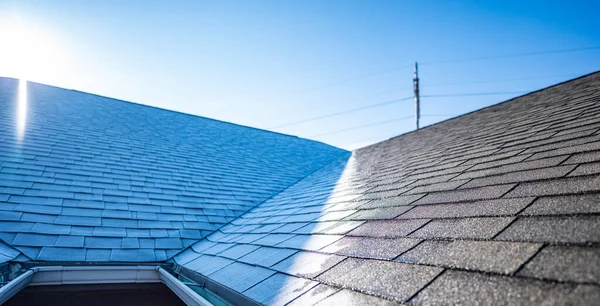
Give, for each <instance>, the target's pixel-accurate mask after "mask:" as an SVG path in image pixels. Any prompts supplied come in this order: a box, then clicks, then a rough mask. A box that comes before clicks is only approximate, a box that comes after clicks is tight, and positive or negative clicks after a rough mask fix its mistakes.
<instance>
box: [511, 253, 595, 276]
mask: <svg viewBox="0 0 600 306" xmlns="http://www.w3.org/2000/svg"><path fill="white" fill-rule="evenodd" d="M519 275H523V276H529V277H534V278H542V279H550V280H556V281H559V282H564V281H571V282H579V283H595V284H598V285H600V250H599V249H598V248H585V247H569V246H548V247H545V248H544V249H542V250H541V251H540V252H539V253H538V254H537V255H536V256H535V257H534V258H533V259H532V260H531V261H529V262H528V263H527V265H525V266H524V267H523V269H522V270H521V271H519Z"/></svg>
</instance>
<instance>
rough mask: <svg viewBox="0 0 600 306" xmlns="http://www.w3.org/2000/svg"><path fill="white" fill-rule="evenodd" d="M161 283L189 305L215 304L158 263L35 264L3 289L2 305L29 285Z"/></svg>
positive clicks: (1, 290) (0, 299) (206, 305)
mask: <svg viewBox="0 0 600 306" xmlns="http://www.w3.org/2000/svg"><path fill="white" fill-rule="evenodd" d="M160 282H162V283H164V284H165V285H166V286H167V287H169V289H171V291H173V292H174V293H175V294H176V295H177V296H178V297H179V298H180V299H181V300H182V301H184V302H185V303H186V304H187V305H189V306H212V304H211V303H210V302H208V301H207V300H206V299H204V298H203V297H201V296H200V295H198V294H197V293H196V292H194V291H193V290H192V289H190V288H189V287H188V286H186V285H185V284H184V283H182V282H181V281H179V280H178V279H177V278H175V277H174V276H172V275H171V274H169V272H167V271H166V270H164V269H163V268H161V267H157V266H85V267H63V266H56V267H35V268H31V269H29V270H28V271H26V272H25V273H23V274H21V275H20V276H19V277H17V278H15V279H14V280H12V281H10V282H9V283H8V284H6V285H5V286H4V287H2V288H0V304H2V303H4V302H6V301H8V300H9V299H10V298H11V297H12V296H13V295H15V294H16V293H17V292H19V291H20V290H21V289H23V288H25V287H27V286H48V285H89V284H119V283H127V284H132V283H160Z"/></svg>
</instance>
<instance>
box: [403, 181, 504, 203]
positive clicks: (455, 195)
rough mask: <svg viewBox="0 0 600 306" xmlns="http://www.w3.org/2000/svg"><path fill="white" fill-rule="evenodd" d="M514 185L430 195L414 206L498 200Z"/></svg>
mask: <svg viewBox="0 0 600 306" xmlns="http://www.w3.org/2000/svg"><path fill="white" fill-rule="evenodd" d="M514 186H515V185H514V184H507V185H496V186H488V187H479V188H472V189H461V190H452V191H442V192H435V193H429V194H427V195H426V196H425V197H423V198H422V199H420V200H418V201H416V202H415V203H413V204H414V205H422V204H437V203H452V202H462V201H474V200H486V199H496V198H499V197H501V196H502V195H504V194H505V193H506V192H507V191H509V190H510V189H512V188H513V187H514Z"/></svg>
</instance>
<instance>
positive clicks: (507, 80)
mask: <svg viewBox="0 0 600 306" xmlns="http://www.w3.org/2000/svg"><path fill="white" fill-rule="evenodd" d="M576 76H579V74H571V75H553V76H537V77H521V78H507V79H496V80H484V81H468V82H455V83H438V84H435V83H434V84H420V87H421V88H428V87H442V86H459V85H471V84H489V83H503V82H512V81H526V80H543V79H555V78H561V79H565V78H573V77H576Z"/></svg>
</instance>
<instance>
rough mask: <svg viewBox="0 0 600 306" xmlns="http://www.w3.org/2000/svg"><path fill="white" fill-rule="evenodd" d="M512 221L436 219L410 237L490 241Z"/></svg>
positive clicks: (492, 218)
mask: <svg viewBox="0 0 600 306" xmlns="http://www.w3.org/2000/svg"><path fill="white" fill-rule="evenodd" d="M513 220H514V218H511V217H485V218H462V219H436V220H432V221H431V222H429V223H427V225H425V226H424V227H422V228H420V229H419V230H417V231H416V232H414V233H412V234H411V235H410V236H411V237H416V238H477V239H491V238H492V237H494V236H495V235H496V234H498V233H499V232H500V231H502V230H503V229H504V228H505V227H506V226H507V225H508V224H510V223H511V222H512V221H513Z"/></svg>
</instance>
